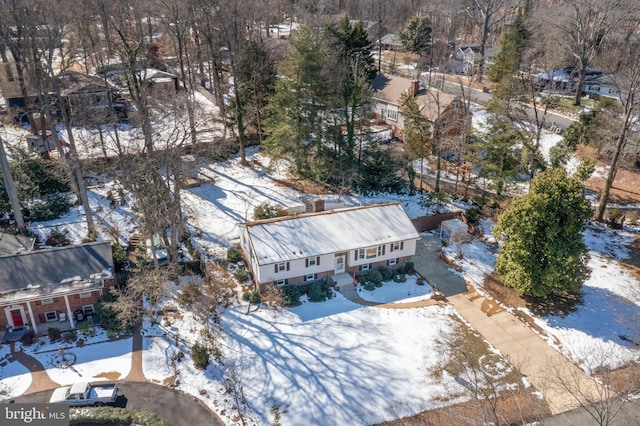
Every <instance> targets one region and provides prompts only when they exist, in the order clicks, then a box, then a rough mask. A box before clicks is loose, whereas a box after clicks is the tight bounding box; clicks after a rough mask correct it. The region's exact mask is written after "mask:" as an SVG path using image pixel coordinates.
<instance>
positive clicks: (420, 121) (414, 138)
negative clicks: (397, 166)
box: [400, 93, 432, 190]
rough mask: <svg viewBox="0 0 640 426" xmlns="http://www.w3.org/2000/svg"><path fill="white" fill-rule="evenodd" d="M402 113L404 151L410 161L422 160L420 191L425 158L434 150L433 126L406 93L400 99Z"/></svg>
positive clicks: (413, 98) (414, 100)
mask: <svg viewBox="0 0 640 426" xmlns="http://www.w3.org/2000/svg"><path fill="white" fill-rule="evenodd" d="M400 113H401V114H402V116H403V117H404V149H405V152H406V153H407V155H408V156H409V159H410V160H418V159H419V160H420V189H421V190H422V176H423V164H424V158H425V157H426V156H427V155H428V154H429V152H430V151H431V149H432V146H431V125H430V124H429V121H428V120H427V119H426V117H425V116H423V115H422V113H421V112H420V106H419V105H418V102H416V98H415V97H414V96H411V95H410V94H409V93H404V94H403V95H402V97H401V99H400Z"/></svg>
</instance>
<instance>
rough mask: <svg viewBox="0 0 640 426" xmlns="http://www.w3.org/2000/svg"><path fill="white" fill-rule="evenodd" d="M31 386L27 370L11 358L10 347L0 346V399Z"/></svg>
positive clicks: (17, 394) (19, 392)
mask: <svg viewBox="0 0 640 426" xmlns="http://www.w3.org/2000/svg"><path fill="white" fill-rule="evenodd" d="M29 386H31V373H29V370H28V369H27V368H26V367H24V366H23V365H22V364H20V363H19V362H18V361H16V360H15V359H13V357H12V356H11V347H10V346H9V345H8V344H7V345H5V344H3V345H1V346H0V400H3V399H9V398H13V397H14V396H19V395H22V394H23V393H24V392H25V391H26V390H27V389H28V388H29Z"/></svg>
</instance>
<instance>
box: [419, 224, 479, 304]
mask: <svg viewBox="0 0 640 426" xmlns="http://www.w3.org/2000/svg"><path fill="white" fill-rule="evenodd" d="M413 263H414V268H415V269H416V271H418V272H419V273H420V275H422V276H423V277H424V278H425V279H426V280H427V281H429V283H430V284H431V285H435V286H436V287H437V288H438V290H440V291H441V292H443V293H444V295H445V296H447V297H449V296H453V295H455V294H460V293H464V292H466V291H467V284H466V283H465V281H464V279H463V278H462V277H460V276H459V275H458V274H455V273H453V272H452V271H451V270H450V267H449V265H447V263H446V262H445V261H444V260H442V259H440V235H423V236H422V238H421V239H420V240H418V242H417V244H416V254H415V255H414V256H413Z"/></svg>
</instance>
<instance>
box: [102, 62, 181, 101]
mask: <svg viewBox="0 0 640 426" xmlns="http://www.w3.org/2000/svg"><path fill="white" fill-rule="evenodd" d="M101 71H102V72H104V75H105V76H106V77H107V79H108V80H109V81H110V82H111V83H112V84H113V85H114V86H115V87H117V88H118V89H119V90H120V91H121V92H122V93H127V92H128V91H129V89H128V86H127V81H126V78H125V76H124V75H123V74H124V69H123V65H122V64H113V65H110V66H109V67H108V68H105V69H104V70H101ZM137 73H138V77H139V79H140V81H141V82H142V83H143V84H145V86H146V87H147V88H148V89H149V92H148V93H149V94H150V95H151V96H152V97H155V98H168V97H172V96H175V94H176V93H177V92H178V88H179V79H178V76H177V75H175V74H171V73H169V72H166V71H161V70H158V69H155V68H138V69H137Z"/></svg>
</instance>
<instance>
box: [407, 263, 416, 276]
mask: <svg viewBox="0 0 640 426" xmlns="http://www.w3.org/2000/svg"><path fill="white" fill-rule="evenodd" d="M415 271H416V269H415V264H414V263H413V262H410V261H408V260H407V261H406V262H404V273H405V274H413V273H414V272H415Z"/></svg>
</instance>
